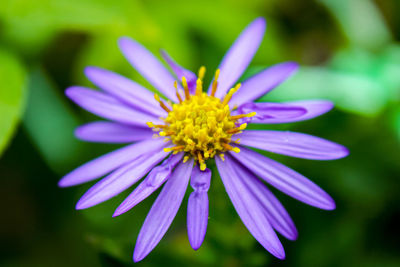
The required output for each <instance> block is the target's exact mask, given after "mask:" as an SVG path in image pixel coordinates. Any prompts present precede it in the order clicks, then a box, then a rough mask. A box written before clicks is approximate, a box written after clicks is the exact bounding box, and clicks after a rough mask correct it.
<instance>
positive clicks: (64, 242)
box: [0, 0, 400, 266]
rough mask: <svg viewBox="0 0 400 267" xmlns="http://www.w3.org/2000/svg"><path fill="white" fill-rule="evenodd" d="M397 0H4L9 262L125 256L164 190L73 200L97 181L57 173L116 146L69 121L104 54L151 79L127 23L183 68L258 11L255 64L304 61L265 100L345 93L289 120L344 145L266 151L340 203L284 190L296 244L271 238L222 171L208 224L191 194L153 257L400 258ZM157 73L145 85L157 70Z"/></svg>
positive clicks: (212, 55)
mask: <svg viewBox="0 0 400 267" xmlns="http://www.w3.org/2000/svg"><path fill="white" fill-rule="evenodd" d="M399 11H400V1H398V0H375V1H373V0H301V1H297V0H296V1H295V0H267V1H265V0H255V1H253V0H246V1H240V0H231V1H228V0H214V1H212V0H206V1H180V0H170V1H161V0H159V1H150V0H149V1H145V0H141V1H133V0H36V1H32V0H1V1H0V153H1V158H0V179H1V180H0V182H1V184H0V195H1V199H2V201H1V202H0V210H1V214H2V215H1V227H0V238H1V240H0V246H1V247H0V255H1V256H0V265H1V266H130V265H133V262H132V252H133V248H134V244H135V240H136V237H137V234H138V233H139V228H140V226H141V224H142V223H143V221H144V218H145V216H146V213H147V212H148V210H149V208H150V207H151V204H152V202H153V201H154V199H155V196H152V197H150V198H149V199H147V200H146V201H144V202H143V203H141V204H140V205H138V206H137V207H135V208H134V209H133V210H131V211H130V212H128V213H126V214H125V215H123V216H120V217H118V218H112V217H111V215H112V213H113V210H114V209H115V208H116V207H117V205H118V203H119V202H120V201H121V200H122V199H123V198H124V196H126V195H127V193H129V192H126V193H123V194H121V195H120V196H118V197H116V198H114V199H112V200H111V201H108V202H106V203H104V204H101V205H99V206H96V207H93V208H90V209H89V210H85V211H75V209H74V206H75V203H76V201H77V200H78V199H79V197H80V196H81V195H82V194H83V193H84V191H85V190H87V189H88V188H89V187H90V184H86V185H83V186H79V187H74V188H69V189H60V188H58V187H57V181H58V180H59V179H60V177H62V176H63V175H64V174H66V173H67V172H68V171H70V170H72V169H73V168H75V167H77V166H78V165H80V164H82V163H84V162H85V161H88V160H89V159H91V158H94V157H96V156H98V155H101V154H102V153H105V152H107V151H110V150H112V149H114V148H116V147H117V146H114V145H104V144H103V145H101V144H89V143H84V142H81V141H78V140H76V139H75V138H74V136H73V129H74V128H75V127H76V126H78V125H80V124H82V123H85V122H88V121H91V120H93V119H96V118H95V116H93V115H90V114H89V113H88V112H85V111H83V110H81V109H79V108H78V107H77V106H75V105H73V104H72V103H71V102H70V101H68V100H67V98H66V97H65V96H64V95H63V91H64V89H65V88H66V87H68V86H70V85H74V84H81V85H90V83H89V82H88V81H87V80H86V79H85V77H84V75H83V68H84V67H85V66H87V65H96V66H101V67H105V68H107V69H111V70H113V71H115V72H118V73H122V74H124V75H126V76H128V77H131V78H133V79H135V80H137V81H140V82H141V83H143V84H145V85H148V84H147V83H146V82H145V81H144V79H143V78H141V77H140V76H139V75H138V73H137V72H135V71H134V70H133V69H132V68H131V67H130V65H129V64H128V62H127V61H126V60H125V59H124V58H123V56H122V54H121V53H120V52H119V51H118V48H117V39H118V37H120V36H124V35H126V36H131V37H132V38H134V39H136V40H138V41H139V42H141V43H142V44H144V45H145V46H146V47H148V48H149V49H150V50H151V51H152V52H154V53H156V54H157V55H158V50H159V49H160V48H165V49H166V50H167V51H168V52H169V53H170V54H171V55H172V56H173V57H174V58H175V59H176V60H177V61H178V62H180V63H181V64H182V65H184V66H186V67H187V68H189V69H192V70H194V71H195V70H197V69H198V67H199V66H200V65H205V66H207V68H208V70H209V72H208V74H207V76H206V78H207V79H208V80H210V75H211V72H212V71H213V70H214V69H215V68H216V67H217V66H218V63H219V61H220V60H221V58H222V56H223V55H224V53H225V51H226V50H227V49H228V47H229V46H230V44H231V43H232V42H233V40H234V39H235V38H236V37H237V35H238V34H239V33H240V31H241V30H242V29H243V28H244V27H245V26H246V25H247V24H248V23H249V22H251V21H252V20H253V19H254V18H256V17H258V16H263V17H265V18H266V19H267V22H268V27H267V32H266V35H265V39H264V42H263V43H262V45H261V47H260V50H259V51H258V53H257V54H256V57H255V58H254V60H253V62H252V64H251V67H250V68H249V70H248V72H247V73H246V74H245V75H244V76H245V77H248V76H249V75H252V74H254V73H256V72H258V71H259V70H260V69H262V68H264V67H266V66H269V65H272V64H274V63H278V62H281V61H286V60H295V61H298V62H299V63H300V64H301V65H302V68H301V70H300V71H299V73H298V74H296V76H294V77H293V78H292V79H290V80H289V81H288V82H286V83H285V84H283V85H281V86H280V87H279V88H277V89H276V90H275V91H273V92H272V93H271V94H269V95H267V96H265V97H264V98H263V100H266V101H285V100H293V99H308V98H326V99H331V100H333V101H334V102H335V104H336V108H335V109H334V110H333V111H332V112H330V113H328V114H327V115H324V116H322V117H320V118H317V119H314V120H311V121H306V122H300V123H295V124H291V125H279V126H273V127H271V126H262V127H263V128H265V129H271V128H272V129H285V130H286V129H288V130H293V131H301V132H305V133H309V134H314V135H318V136H321V137H323V138H327V139H330V140H333V141H336V142H338V143H341V144H343V145H345V146H347V147H348V148H349V149H350V151H351V154H350V156H349V157H347V158H345V159H342V160H339V161H331V162H315V161H308V160H302V159H292V158H288V157H281V156H277V155H269V154H268V155H269V156H271V157H272V158H275V159H278V160H279V161H281V162H283V163H285V164H287V165H288V166H290V167H292V168H294V169H295V170H297V171H299V172H301V173H303V174H304V175H306V176H308V177H310V178H311V179H312V180H313V181H315V182H316V183H317V184H319V185H320V186H321V187H322V188H324V189H325V190H326V191H327V192H329V193H330V194H331V196H332V197H333V198H334V199H335V200H336V202H337V209H336V210H335V211H332V212H328V211H322V210H318V209H315V208H312V207H309V206H306V205H304V204H302V203H299V202H297V201H295V200H293V199H291V198H290V197H287V196H285V195H284V194H282V193H278V192H277V196H278V197H279V199H280V200H281V201H282V202H283V204H284V205H285V206H286V208H287V210H288V211H289V213H290V214H291V215H292V218H293V220H294V221H295V223H296V225H297V227H298V230H299V238H298V240H297V241H296V242H291V241H287V240H285V239H284V238H283V237H282V238H281V239H282V242H283V244H284V246H285V249H286V252H287V259H286V260H285V261H279V260H277V259H275V258H273V257H272V256H271V255H270V254H269V253H268V252H266V251H265V250H264V249H263V248H262V247H261V246H260V245H259V244H258V243H257V242H256V241H255V239H254V238H253V237H252V236H251V235H250V233H249V232H248V231H247V230H246V229H245V227H244V226H243V224H242V223H241V221H240V219H239V218H238V216H237V215H236V213H235V211H234V209H233V206H232V204H231V203H230V200H229V198H228V196H227V194H226V193H225V191H224V188H223V186H222V183H221V182H220V180H219V179H218V177H214V178H215V179H213V182H212V186H211V189H210V192H209V195H210V219H209V226H208V232H207V235H206V240H205V242H204V244H203V246H202V247H201V249H200V250H199V251H197V252H195V251H193V250H192V249H191V248H190V245H189V242H188V240H187V235H186V228H185V227H186V226H185V220H186V212H185V210H186V201H184V203H185V204H184V205H183V206H182V207H181V209H180V211H179V213H178V216H177V218H176V219H175V221H174V223H173V225H172V227H171V229H170V230H169V231H168V232H167V234H166V236H165V237H164V238H163V240H162V241H161V243H160V244H159V245H158V246H157V247H156V249H155V250H154V251H153V252H152V253H151V254H150V255H149V256H148V257H147V258H146V259H145V260H143V261H142V262H140V263H139V264H138V265H143V266H156V265H162V266H164V265H168V266H180V265H182V266H185V265H188V266H207V265H210V266H275V265H288V266H400V254H399V252H400V245H399V244H400V242H399V238H400V230H399V225H400V206H399V203H400V194H399V191H400V186H399V178H400V164H399V160H400V152H399V147H400V43H399V39H400V17H399V16H398V13H399ZM148 87H149V88H151V86H149V85H148Z"/></svg>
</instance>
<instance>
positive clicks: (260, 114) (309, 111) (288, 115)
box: [237, 100, 333, 124]
mask: <svg viewBox="0 0 400 267" xmlns="http://www.w3.org/2000/svg"><path fill="white" fill-rule="evenodd" d="M332 108H333V103H332V102H331V101H327V100H303V101H292V102H284V103H252V102H250V103H245V104H243V105H241V106H240V107H239V108H238V110H237V114H246V113H250V112H253V111H254V112H256V115H255V116H254V117H252V118H249V119H248V120H247V122H251V123H265V124H274V123H289V122H297V121H304V120H309V119H312V118H315V117H318V116H320V115H322V114H324V113H326V112H328V111H330V110H331V109H332Z"/></svg>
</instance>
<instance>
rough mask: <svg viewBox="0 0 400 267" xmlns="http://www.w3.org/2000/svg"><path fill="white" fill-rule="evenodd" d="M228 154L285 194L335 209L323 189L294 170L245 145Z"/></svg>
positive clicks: (321, 206)
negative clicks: (238, 151) (236, 151)
mask: <svg viewBox="0 0 400 267" xmlns="http://www.w3.org/2000/svg"><path fill="white" fill-rule="evenodd" d="M230 154H231V155H232V156H233V157H235V158H236V159H237V160H238V161H239V162H241V163H242V164H243V165H244V166H245V167H246V168H248V169H249V170H250V171H251V172H253V173H254V174H256V175H257V176H258V177H260V178H261V179H263V180H265V181H266V182H267V183H269V184H271V185H272V186H274V187H276V188H277V189H279V190H281V191H282V192H284V193H285V194H288V195H289V196H291V197H293V198H295V199H297V200H299V201H302V202H304V203H306V204H308V205H311V206H314V207H317V208H320V209H325V210H333V209H335V202H334V201H333V199H332V198H331V197H330V196H329V195H328V194H327V193H326V192H325V191H323V190H322V189H321V188H320V187H319V186H317V185H316V184H314V183H313V182H311V181H310V180H309V179H307V178H306V177H304V176H303V175H301V174H299V173H297V172H295V171H294V170H292V169H289V168H288V167H286V166H284V165H282V164H280V163H278V162H276V161H274V160H272V159H269V158H267V157H265V156H263V155H261V154H259V153H257V152H254V151H252V150H250V149H247V148H245V147H240V153H237V154H236V153H230Z"/></svg>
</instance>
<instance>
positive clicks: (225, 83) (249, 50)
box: [208, 18, 266, 98]
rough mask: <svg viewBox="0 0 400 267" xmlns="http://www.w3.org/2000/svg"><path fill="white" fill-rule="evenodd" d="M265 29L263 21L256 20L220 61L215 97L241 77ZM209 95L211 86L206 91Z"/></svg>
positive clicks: (222, 93)
mask: <svg viewBox="0 0 400 267" xmlns="http://www.w3.org/2000/svg"><path fill="white" fill-rule="evenodd" d="M265 27H266V22H265V19H263V18H257V19H255V20H254V21H253V22H252V23H251V24H250V25H248V26H247V27H246V29H244V30H243V32H242V33H241V34H240V36H239V37H238V38H237V39H236V41H235V42H234V44H233V45H232V46H231V48H230V49H229V50H228V52H227V53H226V54H225V56H224V58H223V59H222V62H221V64H220V65H219V69H220V70H221V73H220V76H219V79H218V90H217V92H216V94H215V96H216V97H219V98H221V97H222V96H224V95H225V93H226V92H227V91H228V90H229V89H230V88H231V87H232V86H233V84H234V83H235V82H236V81H237V80H238V79H239V78H240V76H242V74H243V72H244V71H245V70H246V68H247V66H248V65H249V64H250V61H251V60H252V59H253V56H254V54H255V53H256V52H257V49H258V47H259V45H260V43H261V41H262V38H263V36H264V32H265ZM208 93H211V86H210V88H209V89H208Z"/></svg>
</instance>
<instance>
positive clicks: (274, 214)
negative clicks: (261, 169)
mask: <svg viewBox="0 0 400 267" xmlns="http://www.w3.org/2000/svg"><path fill="white" fill-rule="evenodd" d="M232 166H233V170H234V171H235V172H236V173H238V175H239V177H240V178H241V181H242V182H243V183H244V184H245V185H246V186H247V188H248V190H249V191H250V193H251V194H252V195H253V196H255V197H256V198H257V199H258V201H259V203H260V205H261V206H262V207H263V208H264V209H265V215H266V216H267V219H268V221H269V222H270V223H271V225H272V227H273V228H274V229H276V230H277V231H278V232H279V233H281V234H282V235H283V236H284V237H286V238H287V239H290V240H296V239H297V236H298V232H297V229H296V226H295V225H294V222H293V220H292V218H290V215H289V214H288V213H287V211H286V209H285V208H284V207H283V205H282V204H281V203H280V202H279V200H278V199H277V198H276V197H275V196H274V194H272V192H271V191H270V190H269V189H268V188H267V187H266V186H265V185H264V184H263V183H262V182H261V181H260V180H259V179H258V178H257V177H255V176H254V175H253V174H252V173H250V172H249V171H248V170H247V169H246V168H244V167H243V166H242V165H241V164H240V163H238V162H236V164H232Z"/></svg>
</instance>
